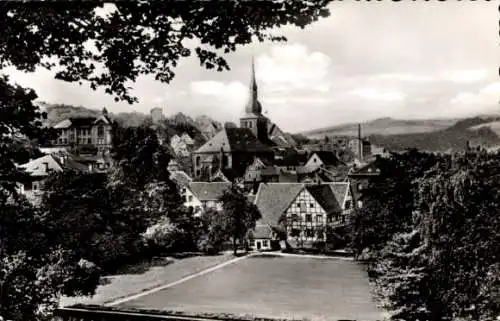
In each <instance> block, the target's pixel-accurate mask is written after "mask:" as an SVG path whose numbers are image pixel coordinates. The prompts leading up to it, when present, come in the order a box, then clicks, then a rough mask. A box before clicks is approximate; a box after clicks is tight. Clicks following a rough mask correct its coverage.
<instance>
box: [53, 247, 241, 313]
mask: <svg viewBox="0 0 500 321" xmlns="http://www.w3.org/2000/svg"><path fill="white" fill-rule="evenodd" d="M233 258H234V257H233V255H232V254H231V253H224V254H221V255H217V256H195V257H189V258H184V259H178V260H175V259H174V262H173V263H171V264H168V265H163V266H154V267H150V268H148V269H147V271H145V272H143V273H130V274H121V275H115V276H109V277H106V279H108V280H109V283H108V284H105V285H101V286H99V287H98V288H97V290H96V294H95V295H93V296H91V297H62V298H61V300H60V306H61V307H63V306H70V305H74V304H77V303H81V304H98V305H101V304H105V303H106V302H111V301H113V300H118V299H120V298H122V297H126V296H130V295H133V294H136V293H139V292H141V291H145V290H148V289H152V288H155V287H158V286H162V285H164V284H166V283H170V282H174V281H177V280H180V279H182V278H184V277H186V276H189V275H191V274H193V273H196V272H200V271H203V270H205V269H207V268H210V267H213V266H217V265H219V264H221V263H224V262H227V261H229V260H231V259H233Z"/></svg>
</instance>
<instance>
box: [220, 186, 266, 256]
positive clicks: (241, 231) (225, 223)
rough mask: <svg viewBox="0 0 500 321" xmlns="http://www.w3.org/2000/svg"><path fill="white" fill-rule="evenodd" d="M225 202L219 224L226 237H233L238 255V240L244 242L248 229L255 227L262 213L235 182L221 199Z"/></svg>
mask: <svg viewBox="0 0 500 321" xmlns="http://www.w3.org/2000/svg"><path fill="white" fill-rule="evenodd" d="M219 200H220V201H221V202H222V204H223V210H222V211H221V215H220V216H218V217H217V221H216V222H217V225H216V226H215V227H214V228H218V229H220V231H223V232H224V233H225V234H226V238H227V239H229V238H231V239H232V242H233V251H234V254H235V255H236V251H237V241H240V244H242V243H243V240H244V239H245V237H246V235H247V233H248V231H249V230H250V229H252V228H255V223H256V222H257V221H258V220H259V219H261V217H262V215H261V213H260V211H259V209H258V208H257V206H256V205H255V204H253V203H251V202H250V201H249V200H248V198H247V197H246V196H245V195H244V194H243V192H242V191H241V190H240V188H239V187H238V186H237V185H236V184H233V185H232V186H231V188H230V189H228V190H227V191H225V192H224V194H222V196H221V197H220V199H219Z"/></svg>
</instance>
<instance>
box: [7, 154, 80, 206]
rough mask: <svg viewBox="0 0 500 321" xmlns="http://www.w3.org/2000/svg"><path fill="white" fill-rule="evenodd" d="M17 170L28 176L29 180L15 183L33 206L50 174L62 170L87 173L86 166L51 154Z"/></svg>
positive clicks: (36, 202)
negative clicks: (21, 170)
mask: <svg viewBox="0 0 500 321" xmlns="http://www.w3.org/2000/svg"><path fill="white" fill-rule="evenodd" d="M19 168H20V169H23V170H24V171H25V172H26V173H27V174H29V178H27V179H25V180H23V181H21V182H18V183H17V187H18V190H19V192H20V193H21V194H24V195H25V196H26V198H27V199H28V200H29V201H31V202H32V203H33V204H35V205H36V204H38V203H39V202H40V200H41V197H42V195H43V192H44V183H45V180H46V179H47V178H48V177H49V175H50V174H52V173H60V172H62V171H64V170H73V171H79V172H87V171H89V170H88V167H87V166H85V165H83V164H80V163H78V162H76V161H74V160H73V159H72V157H70V156H64V157H58V156H55V155H53V154H51V155H46V156H42V157H39V158H37V159H33V160H30V161H29V162H27V163H25V164H22V165H19Z"/></svg>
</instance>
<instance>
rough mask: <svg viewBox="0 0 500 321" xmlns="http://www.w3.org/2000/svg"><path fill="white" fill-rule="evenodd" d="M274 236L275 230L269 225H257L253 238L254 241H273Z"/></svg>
mask: <svg viewBox="0 0 500 321" xmlns="http://www.w3.org/2000/svg"><path fill="white" fill-rule="evenodd" d="M272 235H273V229H272V228H271V226H269V224H259V223H258V224H257V226H255V229H254V230H253V231H252V236H253V238H254V239H271V238H272Z"/></svg>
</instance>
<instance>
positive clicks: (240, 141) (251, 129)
mask: <svg viewBox="0 0 500 321" xmlns="http://www.w3.org/2000/svg"><path fill="white" fill-rule="evenodd" d="M249 89H250V96H249V99H248V102H247V104H246V107H245V112H244V114H243V116H242V117H241V118H240V127H239V128H224V129H223V130H221V131H220V132H218V133H217V134H216V135H215V136H214V137H212V138H211V139H210V140H209V141H207V142H206V143H205V144H204V145H203V146H201V147H200V148H199V149H198V150H196V151H195V152H193V155H192V157H193V173H194V178H195V179H197V180H202V179H203V180H206V179H210V175H211V174H213V173H215V172H217V171H218V170H221V171H224V170H226V171H231V172H232V174H233V175H232V176H233V177H243V176H244V174H245V170H246V168H247V167H248V166H249V165H250V164H251V163H253V161H254V160H255V158H260V159H263V160H268V161H270V162H273V161H274V158H275V151H274V150H275V149H276V148H277V147H279V146H280V145H283V146H286V147H289V146H290V145H293V142H290V138H289V137H287V136H284V135H283V136H281V137H271V136H270V134H271V133H273V134H274V133H282V132H281V130H279V128H278V127H277V126H276V125H275V124H273V123H272V122H271V121H270V120H269V119H268V118H267V117H266V116H264V115H263V114H262V105H261V103H260V102H259V97H258V87H257V81H256V79H255V68H254V62H253V59H252V69H251V79H250V88H249Z"/></svg>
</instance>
